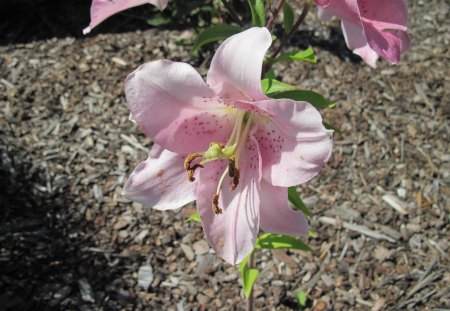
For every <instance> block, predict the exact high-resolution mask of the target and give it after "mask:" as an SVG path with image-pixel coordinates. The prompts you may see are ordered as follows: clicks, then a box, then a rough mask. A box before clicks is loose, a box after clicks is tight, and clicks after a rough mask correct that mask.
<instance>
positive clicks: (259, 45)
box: [207, 27, 272, 100]
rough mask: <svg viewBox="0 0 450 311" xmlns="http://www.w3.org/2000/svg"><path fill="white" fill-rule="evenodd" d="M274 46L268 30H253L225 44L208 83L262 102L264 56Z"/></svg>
mask: <svg viewBox="0 0 450 311" xmlns="http://www.w3.org/2000/svg"><path fill="white" fill-rule="evenodd" d="M271 43H272V37H271V35H270V32H269V31H268V30H267V28H257V27H254V28H250V29H248V30H246V31H243V32H241V33H239V34H236V35H234V36H231V37H230V38H228V39H227V40H225V42H223V43H222V44H221V45H220V47H219V49H218V50H217V52H216V54H215V55H214V57H213V60H212V62H211V67H210V69H209V72H208V77H207V82H208V84H209V85H210V86H211V87H215V86H216V85H220V84H223V83H225V84H227V85H230V86H232V87H233V88H234V89H236V90H237V92H240V93H242V97H241V98H242V99H247V100H262V99H266V98H267V97H266V96H265V95H264V93H263V92H262V90H261V71H262V65H263V60H264V55H265V54H266V51H267V49H268V48H269V47H270V44H271Z"/></svg>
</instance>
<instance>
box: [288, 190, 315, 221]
mask: <svg viewBox="0 0 450 311" xmlns="http://www.w3.org/2000/svg"><path fill="white" fill-rule="evenodd" d="M288 199H289V202H291V204H292V205H293V206H294V207H295V209H297V210H299V211H301V212H303V214H305V215H306V216H308V217H309V218H311V217H312V216H313V214H312V213H311V211H310V210H309V208H308V207H306V205H305V203H303V201H302V199H300V197H299V195H298V193H297V189H296V187H295V186H292V187H289V188H288Z"/></svg>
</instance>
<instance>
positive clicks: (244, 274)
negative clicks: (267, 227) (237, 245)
mask: <svg viewBox="0 0 450 311" xmlns="http://www.w3.org/2000/svg"><path fill="white" fill-rule="evenodd" d="M252 254H253V251H251V252H250V254H248V255H247V257H245V259H244V260H243V261H242V262H241V263H240V264H239V272H240V273H241V278H242V285H243V287H244V294H245V297H246V298H248V297H249V296H250V294H251V292H252V289H253V285H254V284H255V281H256V279H257V278H258V275H259V270H258V269H256V268H249V267H248V261H249V259H250V257H251V256H252Z"/></svg>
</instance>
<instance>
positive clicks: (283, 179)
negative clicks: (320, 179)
mask: <svg viewBox="0 0 450 311" xmlns="http://www.w3.org/2000/svg"><path fill="white" fill-rule="evenodd" d="M257 106H258V107H260V108H261V109H263V110H264V111H266V113H267V114H268V115H269V116H270V117H269V118H267V117H266V118H262V120H261V121H260V122H259V123H258V129H257V131H256V133H255V138H256V140H257V141H258V144H259V149H260V151H261V157H262V161H263V176H264V179H265V180H266V181H268V182H269V183H270V184H272V185H273V186H280V187H290V186H294V185H298V184H301V183H304V182H306V181H308V180H310V179H312V178H313V177H314V176H316V175H317V174H318V173H319V171H320V170H321V169H322V167H323V166H324V165H325V163H326V161H328V159H329V157H330V155H331V150H332V137H331V133H332V131H329V130H327V129H325V127H324V126H323V124H322V118H321V116H320V114H319V112H318V111H317V109H315V108H314V107H313V106H311V105H310V104H309V103H306V102H295V101H293V100H290V99H278V100H275V99H272V100H267V101H261V102H258V103H257Z"/></svg>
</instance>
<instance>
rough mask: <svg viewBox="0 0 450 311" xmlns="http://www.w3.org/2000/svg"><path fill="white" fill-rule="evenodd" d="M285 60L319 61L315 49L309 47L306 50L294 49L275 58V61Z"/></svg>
mask: <svg viewBox="0 0 450 311" xmlns="http://www.w3.org/2000/svg"><path fill="white" fill-rule="evenodd" d="M283 61H305V62H308V63H313V64H315V63H317V57H316V54H315V53H314V51H313V49H311V48H307V49H306V50H304V51H297V52H296V51H293V52H287V53H283V54H281V55H280V56H278V57H277V58H275V59H273V60H272V62H273V63H278V62H283Z"/></svg>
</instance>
